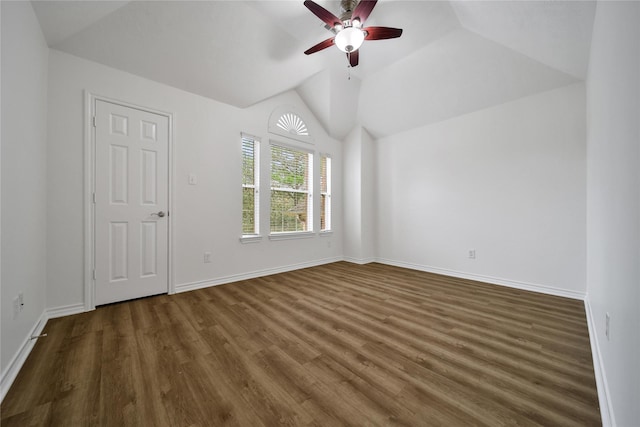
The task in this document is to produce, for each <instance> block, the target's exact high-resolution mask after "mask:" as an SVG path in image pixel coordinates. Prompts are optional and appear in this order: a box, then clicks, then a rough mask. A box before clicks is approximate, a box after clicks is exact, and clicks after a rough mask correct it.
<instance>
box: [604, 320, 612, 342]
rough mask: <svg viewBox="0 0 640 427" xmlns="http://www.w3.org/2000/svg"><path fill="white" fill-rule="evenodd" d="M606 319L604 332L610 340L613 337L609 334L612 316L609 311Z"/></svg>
mask: <svg viewBox="0 0 640 427" xmlns="http://www.w3.org/2000/svg"><path fill="white" fill-rule="evenodd" d="M605 319H606V320H605V326H604V334H605V335H606V336H607V341H610V340H611V337H610V336H609V331H610V328H609V325H610V323H611V316H609V313H607V314H606V317H605Z"/></svg>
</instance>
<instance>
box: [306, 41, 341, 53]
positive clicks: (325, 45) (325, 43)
mask: <svg viewBox="0 0 640 427" xmlns="http://www.w3.org/2000/svg"><path fill="white" fill-rule="evenodd" d="M333 39H334V38H333V37H331V38H330V39H326V40H324V41H321V42H320V43H318V44H317V45H315V46H312V47H310V48H309V49H307V50H305V51H304V54H305V55H311V54H312V53H316V52H318V51H320V50H322V49H326V48H328V47H329V46H333V44H334V41H333Z"/></svg>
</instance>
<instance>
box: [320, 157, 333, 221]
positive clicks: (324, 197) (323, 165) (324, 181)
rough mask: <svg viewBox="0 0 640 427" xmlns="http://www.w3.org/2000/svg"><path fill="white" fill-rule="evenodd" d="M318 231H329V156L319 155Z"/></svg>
mask: <svg viewBox="0 0 640 427" xmlns="http://www.w3.org/2000/svg"><path fill="white" fill-rule="evenodd" d="M320 231H331V157H329V156H328V155H326V154H323V155H321V156H320Z"/></svg>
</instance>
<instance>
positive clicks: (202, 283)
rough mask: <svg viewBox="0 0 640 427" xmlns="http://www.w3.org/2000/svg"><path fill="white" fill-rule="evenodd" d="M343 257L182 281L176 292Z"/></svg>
mask: <svg viewBox="0 0 640 427" xmlns="http://www.w3.org/2000/svg"><path fill="white" fill-rule="evenodd" d="M342 260H343V258H342V257H333V258H324V259H319V260H315V261H310V262H303V263H299V264H290V265H284V266H281V267H274V268H266V269H264V270H256V271H251V272H249V273H240V274H232V275H230V276H224V277H219V278H217V279H213V280H201V281H198V282H191V283H182V284H179V285H176V293H180V292H188V291H194V290H196V289H203V288H208V287H210V286H218V285H224V284H227V283H233V282H238V281H240V280H248V279H255V278H256V277H262V276H269V275H271V274H278V273H286V272H287V271H293V270H299V269H301V268H308V267H315V266H318V265H323V264H330V263H332V262H338V261H342Z"/></svg>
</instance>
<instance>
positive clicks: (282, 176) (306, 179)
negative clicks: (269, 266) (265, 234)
mask: <svg viewBox="0 0 640 427" xmlns="http://www.w3.org/2000/svg"><path fill="white" fill-rule="evenodd" d="M312 165H313V154H312V153H309V152H306V151H302V150H297V149H294V148H290V147H286V146H281V145H277V144H271V215H270V216H271V219H270V225H271V233H295V232H305V231H313V198H312V194H311V190H310V189H311V188H313V178H312V177H313V166H312Z"/></svg>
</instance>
